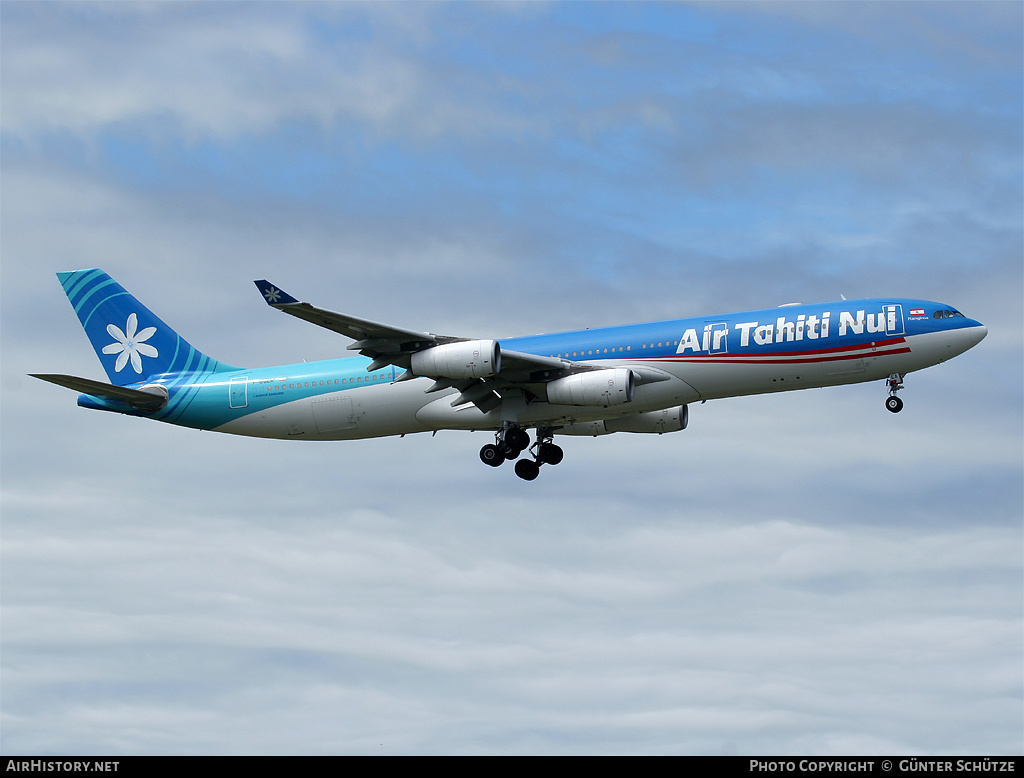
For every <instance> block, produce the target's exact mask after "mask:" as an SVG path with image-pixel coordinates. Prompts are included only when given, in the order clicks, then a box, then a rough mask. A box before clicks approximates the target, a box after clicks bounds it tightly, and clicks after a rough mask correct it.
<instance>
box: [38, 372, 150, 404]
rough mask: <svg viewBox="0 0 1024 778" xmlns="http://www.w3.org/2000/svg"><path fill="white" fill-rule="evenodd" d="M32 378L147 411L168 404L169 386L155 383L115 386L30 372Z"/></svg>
mask: <svg viewBox="0 0 1024 778" xmlns="http://www.w3.org/2000/svg"><path fill="white" fill-rule="evenodd" d="M29 375H30V376H32V378H38V379H40V380H43V381H49V382H50V383H51V384H57V386H63V387H64V388H65V389H72V390H74V391H76V392H82V393H83V394H88V395H91V396H93V397H99V398H101V399H103V400H115V401H117V402H122V403H126V404H128V405H130V406H132V407H133V408H138V409H139V410H147V411H158V410H160V409H161V408H163V407H164V406H165V405H167V396H168V394H167V388H166V387H164V386H160V385H159V384H154V385H153V386H148V387H146V388H145V389H128V388H127V387H124V386H114V385H113V384H106V383H103V382H102V381H93V380H92V379H90V378H79V377H77V376H73V375H53V374H40V373H29Z"/></svg>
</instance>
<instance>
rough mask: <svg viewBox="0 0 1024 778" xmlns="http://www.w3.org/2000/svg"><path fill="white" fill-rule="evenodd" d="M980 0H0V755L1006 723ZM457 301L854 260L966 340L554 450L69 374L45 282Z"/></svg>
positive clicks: (769, 293)
mask: <svg viewBox="0 0 1024 778" xmlns="http://www.w3.org/2000/svg"><path fill="white" fill-rule="evenodd" d="M1022 13H1024V11H1022V6H1021V4H1020V3H1017V2H995V3H985V2H971V3H963V4H961V3H956V2H941V3H927V2H918V3H883V4H874V3H815V2H806V3H797V4H773V3H755V4H744V3H723V4H710V5H706V4H701V5H689V4H664V3H662V4H645V3H630V4H620V3H600V4H589V3H553V4H542V3H515V4H474V3H454V4H440V5H435V4H429V3H418V4H402V3H386V4H371V5H365V4H359V3H346V4H334V3H314V4H309V5H306V4H301V3H287V4H276V3H166V4H133V3H127V2H123V3H114V4H100V5H94V4H89V3H71V4H59V3H48V2H38V3H29V2H4V3H3V4H2V6H0V17H2V18H0V22H2V24H0V56H2V62H0V65H2V69H0V75H2V84H0V86H2V92H0V130H2V136H0V141H2V147H0V151H2V156H0V164H2V192H0V195H2V230H0V261H2V295H3V298H2V302H3V306H2V352H3V361H2V377H0V378H2V387H3V395H2V400H3V403H2V425H3V426H2V438H0V443H2V500H3V502H2V538H0V539H2V547H0V551H2V566H0V576H2V580H0V583H2V588H0V597H2V611H0V616H2V633H0V634H2V655H0V659H2V677H0V681H2V684H0V695H2V696H0V712H2V721H0V724H2V734H0V750H2V751H3V752H4V753H7V754H13V753H34V754H72V753H112V754H132V753H385V754H390V753H712V754H714V753H738V754H747V753H763V754H784V753H797V752H800V753H809V754H836V753H908V754H914V753H937V752H942V753H1017V754H1019V753H1021V752H1022V751H1024V740H1022V738H1024V735H1022V732H1024V716H1022V687H1024V680H1022V667H1024V645H1022V644H1024V638H1022V635H1024V626H1022V612H1024V583H1022V581H1024V569H1022V568H1024V564H1022V558H1024V542H1022V512H1024V506H1022V468H1024V463H1022V438H1024V435H1022V404H1024V403H1022V392H1021V380H1022V327H1021V317H1022V315H1024V311H1022V295H1024V285H1022V256H1024V225H1022V222H1024V217H1022V214H1024V197H1022V180H1024V173H1022V157H1024V154H1022V127H1024V115H1022V94H1024V80H1022V66H1021V62H1022V40H1024V34H1022ZM83 267H102V268H104V269H105V270H107V271H108V272H109V273H111V274H112V275H113V276H114V277H115V278H117V279H118V280H119V281H120V282H121V283H122V284H123V285H124V286H126V287H127V288H128V289H129V290H130V291H132V292H133V293H134V294H136V295H137V296H138V297H140V298H141V299H142V300H143V301H145V302H146V303H147V304H148V305H149V306H150V307H152V308H153V309H154V310H155V311H156V312H157V313H158V314H159V315H161V316H162V317H163V318H164V319H165V320H167V321H168V322H169V323H170V324H172V325H173V326H175V327H176V328H177V329H178V330H179V331H180V332H181V333H182V334H183V335H184V336H185V337H187V338H188V339H189V340H190V341H192V342H193V343H194V344H195V345H196V346H198V347H199V348H201V349H203V350H204V351H206V352H207V353H209V354H211V355H213V356H215V357H216V358H218V359H221V360H223V361H226V362H228V363H232V364H239V365H246V366H249V365H252V366H260V365H269V364H275V363H282V362H294V361H298V360H301V359H309V360H314V359H321V358H329V357H334V356H338V355H343V354H345V353H347V352H345V346H347V345H348V343H347V341H345V340H344V339H343V338H339V337H338V336H336V335H333V334H332V333H329V332H327V331H324V330H320V329H318V328H316V327H313V326H311V325H308V324H305V323H303V322H300V321H297V320H294V319H292V318H290V317H286V316H281V315H279V314H277V313H275V312H274V311H271V310H269V309H268V308H267V307H266V305H264V303H263V301H262V299H261V298H260V296H259V294H258V292H257V291H256V290H255V287H253V285H252V279H254V278H269V279H271V280H272V281H274V282H275V283H277V284H280V285H281V286H282V287H284V288H285V289H287V290H288V291H289V292H291V293H292V294H294V295H296V296H297V297H300V298H301V299H307V300H310V301H311V302H314V303H315V304H318V305H321V306H323V307H326V308H332V309H334V310H340V311H345V312H348V313H352V314H354V315H357V316H363V317H366V318H371V319H376V320H382V321H387V322H391V323H394V324H397V325H400V326H405V327H410V328H415V329H426V330H430V331H433V332H442V333H449V334H457V335H464V336H475V337H503V336H509V335H527V334H533V333H537V332H548V331H553V330H559V329H575V328H582V327H588V326H589V327H596V326H601V325H611V324H622V323H628V322H633V321H645V320H651V319H661V318H676V317H683V316H690V315H701V314H711V313H717V312H725V311H730V310H743V309H748V308H760V307H770V306H773V305H777V304H781V303H786V302H792V301H802V302H815V301H819V300H835V299H838V298H839V296H840V295H845V296H846V297H848V298H854V297H859V296H871V295H886V296H888V295H892V296H910V297H922V298H926V299H933V300H939V301H943V302H946V303H948V304H950V305H952V306H955V307H957V308H959V309H960V310H962V311H963V312H964V313H965V314H967V315H968V316H971V317H973V318H977V319H979V320H980V321H982V322H984V323H985V324H986V325H987V326H988V327H989V333H990V334H989V336H988V338H987V339H986V340H985V341H984V342H983V343H982V344H981V345H980V346H978V347H977V348H975V349H974V350H972V351H970V352H968V353H967V354H965V355H963V356H961V357H959V358H957V359H955V360H953V361H951V362H949V363H946V364H944V365H941V366H938V367H935V368H932V369H929V370H927V371H925V372H922V373H915V374H912V375H910V376H909V377H908V379H907V388H906V390H905V392H904V393H903V398H904V400H905V401H906V408H905V410H904V411H903V412H902V413H901V414H899V415H898V416H895V415H892V414H890V413H887V412H886V410H885V408H884V406H883V401H884V398H885V390H884V387H883V385H882V384H881V383H877V384H866V385H859V386H853V387H844V388H836V389H827V390H811V391H808V392H797V393H792V394H785V395H777V396H762V397H754V398H741V399H735V400H722V401H715V402H711V403H708V404H706V405H702V406H697V407H694V408H692V409H691V416H690V428H689V429H688V430H686V431H685V432H681V433H676V434H673V435H665V436H661V437H658V436H640V435H625V434H620V435H613V436H608V437H604V438H597V439H563V440H562V441H561V442H562V443H563V445H564V447H565V449H566V458H565V461H564V463H563V464H561V465H559V466H558V467H557V468H545V470H544V472H543V473H542V474H541V477H540V478H539V479H538V480H537V481H535V482H533V483H526V482H523V481H520V480H519V479H517V478H516V477H515V476H514V474H513V473H512V472H511V469H510V468H500V469H497V470H494V469H491V468H488V467H485V466H484V465H482V464H481V463H480V462H479V460H478V459H477V450H478V449H479V447H480V445H482V443H483V442H485V441H484V439H483V437H482V436H481V435H480V434H479V433H478V434H469V433H458V432H448V433H440V434H438V435H437V436H436V437H433V438H431V437H429V436H425V435H422V436H410V437H407V438H404V439H385V440H375V441H363V442H353V443H333V444H332V443H324V444H320V443H299V442H287V441H265V440H248V439H244V438H231V437H228V436H218V435H216V434H212V433H203V432H197V431H193V430H184V429H179V428H175V427H170V426H164V425H159V424H153V423H147V422H145V421H143V420H140V419H134V418H128V417H122V416H116V415H110V414H104V413H97V412H92V411H87V410H84V409H81V408H78V407H76V406H75V396H74V394H73V393H71V392H68V391H66V390H63V389H60V388H59V387H55V386H51V385H47V384H42V383H40V382H37V381H34V380H32V379H30V378H27V377H26V375H25V374H26V373H29V372H64V373H71V374H75V375H82V376H88V377H93V378H101V377H102V375H103V373H102V371H101V369H100V366H99V365H98V364H97V363H96V360H95V356H94V355H93V353H92V351H91V349H90V348H89V346H88V342H87V341H86V339H85V336H84V334H83V333H82V331H81V329H80V327H79V325H78V322H77V319H76V318H75V316H74V313H73V312H72V310H71V308H70V306H69V305H68V303H67V300H66V299H65V297H64V295H63V293H62V291H61V288H60V286H59V284H58V282H57V280H56V279H55V277H54V273H55V272H56V271H60V270H72V269H77V268H83Z"/></svg>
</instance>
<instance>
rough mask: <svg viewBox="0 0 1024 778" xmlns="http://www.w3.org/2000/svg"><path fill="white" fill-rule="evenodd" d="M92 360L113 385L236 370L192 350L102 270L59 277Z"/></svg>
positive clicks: (65, 274) (62, 274)
mask: <svg viewBox="0 0 1024 778" xmlns="http://www.w3.org/2000/svg"><path fill="white" fill-rule="evenodd" d="M57 278H59V279H60V283H61V286H63V287H64V292H65V294H67V296H68V300H70V301H71V307H73V308H74V309H75V313H76V314H78V318H79V320H80V321H81V322H82V327H83V328H84V329H85V334H86V335H87V336H88V337H89V342H90V343H92V347H93V348H94V349H95V350H96V356H98V357H99V358H100V362H102V363H103V369H104V370H106V371H107V377H108V378H109V379H110V382H111V383H112V384H116V385H118V386H124V385H126V384H133V383H137V382H139V381H144V380H145V379H146V378H148V377H150V376H154V375H158V374H160V373H179V372H182V373H184V372H189V373H210V372H214V373H215V372H221V371H226V370H237V369H238V368H236V367H233V366H231V365H225V364H223V363H221V362H218V361H217V360H215V359H211V358H210V357H208V356H206V355H205V354H203V353H202V352H201V351H198V350H196V349H195V348H193V347H192V346H191V345H190V344H189V343H188V341H186V340H185V339H184V338H182V337H181V336H180V335H178V333H176V332H175V331H174V330H172V329H171V328H170V327H168V326H167V324H165V323H164V322H163V320H161V319H160V318H159V317H158V316H157V315H156V314H154V313H153V312H152V311H151V310H149V308H147V307H146V306H145V305H143V304H142V303H140V302H139V301H138V300H136V299H135V298H134V297H132V295H130V294H129V293H128V292H127V291H125V289H124V287H122V286H121V285H120V284H118V283H117V282H116V281H114V279H112V278H111V277H110V276H108V275H107V274H106V273H104V272H103V271H102V270H75V271H72V272H69V273H58V274H57Z"/></svg>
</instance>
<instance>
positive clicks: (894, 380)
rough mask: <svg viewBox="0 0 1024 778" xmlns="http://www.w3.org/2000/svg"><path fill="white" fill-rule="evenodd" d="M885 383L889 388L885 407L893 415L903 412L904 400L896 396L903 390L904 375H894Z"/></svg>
mask: <svg viewBox="0 0 1024 778" xmlns="http://www.w3.org/2000/svg"><path fill="white" fill-rule="evenodd" d="M885 383H886V385H887V386H888V387H889V396H888V397H887V398H886V400H885V407H886V408H888V409H889V410H890V411H892V412H893V413H899V412H900V411H902V410H903V400H901V399H900V398H899V397H897V396H896V392H898V391H899V390H900V389H902V388H903V374H902V373H893V374H892V375H891V376H889V377H888V378H887V379H885Z"/></svg>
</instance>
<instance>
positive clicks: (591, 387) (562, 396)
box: [547, 367, 636, 408]
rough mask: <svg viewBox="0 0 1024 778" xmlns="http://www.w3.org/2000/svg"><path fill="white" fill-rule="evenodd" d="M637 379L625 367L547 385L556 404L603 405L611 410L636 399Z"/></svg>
mask: <svg viewBox="0 0 1024 778" xmlns="http://www.w3.org/2000/svg"><path fill="white" fill-rule="evenodd" d="M635 385H636V380H635V379H634V378H633V371H632V370H629V369H627V368H624V367H617V368H611V369H608V370H592V371H590V372H587V373H577V374H576V375H570V376H566V377H565V378H558V379H555V380H554V381H551V382H550V383H549V384H548V385H547V391H548V402H549V403H551V404H552V405H600V406H603V407H605V408H608V407H610V406H612V405H622V404H623V403H628V402H629V401H630V400H632V399H633V389H634V388H635Z"/></svg>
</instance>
